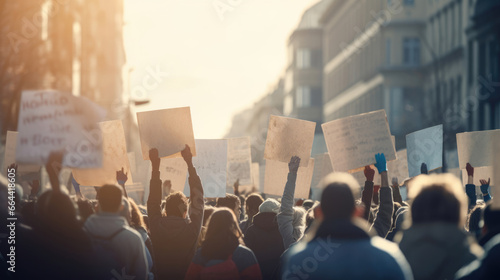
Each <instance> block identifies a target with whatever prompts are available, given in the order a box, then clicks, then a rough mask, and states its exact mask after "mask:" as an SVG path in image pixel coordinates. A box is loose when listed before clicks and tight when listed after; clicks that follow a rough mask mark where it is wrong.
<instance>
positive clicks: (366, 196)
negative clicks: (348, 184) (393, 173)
mask: <svg viewBox="0 0 500 280" xmlns="http://www.w3.org/2000/svg"><path fill="white" fill-rule="evenodd" d="M364 173H365V178H366V180H365V187H364V188H363V192H362V193H361V201H362V202H363V204H364V205H365V213H364V215H363V217H364V218H365V219H366V220H367V221H368V220H369V218H370V211H371V206H372V199H373V177H374V176H375V170H373V169H372V168H371V167H370V166H369V165H367V166H365V170H364Z"/></svg>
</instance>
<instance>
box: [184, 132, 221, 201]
mask: <svg viewBox="0 0 500 280" xmlns="http://www.w3.org/2000/svg"><path fill="white" fill-rule="evenodd" d="M196 147H197V149H198V154H197V155H196V157H193V165H194V166H195V168H196V172H197V173H198V176H199V177H200V179H201V182H202V185H203V194H204V196H205V197H208V198H215V197H224V196H226V181H227V178H226V176H227V140H225V139H223V140H199V139H196ZM184 194H185V195H186V196H188V197H189V196H190V189H189V180H186V184H185V187H184Z"/></svg>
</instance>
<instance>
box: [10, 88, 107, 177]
mask: <svg viewBox="0 0 500 280" xmlns="http://www.w3.org/2000/svg"><path fill="white" fill-rule="evenodd" d="M19 107H20V109H19V110H20V111H19V123H18V131H19V134H18V137H17V146H16V161H17V162H19V163H33V164H39V165H43V164H44V163H45V162H46V161H47V159H48V157H49V155H50V153H51V152H53V151H64V158H63V162H62V163H63V166H68V167H76V168H96V167H101V165H102V137H101V134H100V130H99V126H98V124H97V123H98V122H100V121H102V119H103V118H104V116H105V113H106V112H105V111H104V110H103V109H102V108H99V107H98V106H97V105H95V104H93V103H92V102H90V101H89V100H88V99H86V98H84V97H76V96H72V95H70V94H66V93H61V92H57V91H51V90H47V91H43V90H39V91H23V93H22V96H21V103H20V106H19Z"/></svg>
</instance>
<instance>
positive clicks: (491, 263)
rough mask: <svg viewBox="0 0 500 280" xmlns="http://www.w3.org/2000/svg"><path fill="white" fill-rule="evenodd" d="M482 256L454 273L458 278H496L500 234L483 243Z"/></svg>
mask: <svg viewBox="0 0 500 280" xmlns="http://www.w3.org/2000/svg"><path fill="white" fill-rule="evenodd" d="M484 250H485V253H484V256H483V258H481V259H480V260H476V261H474V262H472V263H470V264H469V265H467V266H466V267H464V268H462V269H460V270H459V271H458V273H457V275H456V278H457V279H459V280H488V279H497V278H498V268H499V267H500V234H497V235H495V236H494V237H493V238H491V239H489V241H488V242H487V243H486V244H485V245H484Z"/></svg>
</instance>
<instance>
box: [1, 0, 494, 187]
mask: <svg viewBox="0 0 500 280" xmlns="http://www.w3.org/2000/svg"><path fill="white" fill-rule="evenodd" d="M498 14H500V1H497V0H322V1H317V0H316V1H315V0H279V1H265V0H252V1H247V0H207V1H195V0H184V1H180V0H168V1H160V0H143V1H138V0H106V1H99V0H86V1H83V0H73V1H70V0H29V1H8V0H0V32H1V36H0V94H1V96H0V101H1V109H0V114H1V116H0V127H1V136H2V143H5V133H6V131H7V130H16V126H17V114H18V110H19V105H18V104H19V98H20V95H21V91H22V90H26V89H46V88H51V89H57V90H61V91H66V92H68V93H72V94H74V95H79V96H85V97H87V98H89V99H90V100H92V101H94V102H95V103H97V104H99V105H100V106H102V107H104V108H105V109H106V110H107V112H108V116H107V119H110V120H111V119H121V120H122V121H123V124H124V127H125V130H126V135H127V143H128V146H129V147H128V149H129V152H135V156H136V159H137V160H136V162H142V158H141V156H140V152H139V151H140V142H139V138H138V133H137V124H136V118H135V113H136V112H138V111H144V110H153V109H161V108H172V107H180V106H190V107H191V112H192V117H193V126H194V132H195V137H196V138H199V139H203V138H223V137H226V138H229V137H241V136H249V137H250V139H251V142H252V159H253V161H254V162H259V163H260V164H261V166H262V165H263V164H264V162H263V153H264V146H265V139H266V133H267V126H268V120H269V115H270V114H276V115H284V116H289V117H293V118H300V119H305V120H310V121H314V122H317V129H316V137H315V142H314V146H313V156H314V155H316V154H321V153H325V152H327V150H326V145H325V141H324V137H323V135H322V131H321V126H320V125H321V123H324V122H328V121H331V120H334V119H337V118H342V117H346V116H350V115H355V114H360V113H364V112H369V111H374V110H378V109H385V110H386V112H387V116H388V121H389V124H390V129H391V132H392V134H393V135H395V136H396V148H397V149H402V148H404V147H405V145H406V144H405V135H406V134H408V133H410V132H413V131H416V130H419V129H423V128H426V127H429V126H432V125H437V124H443V125H444V136H445V139H444V150H445V155H444V158H445V166H444V167H443V168H444V169H445V170H446V169H453V168H456V167H457V166H458V159H457V158H458V156H457V152H456V138H455V134H456V133H459V132H464V131H476V130H488V129H497V128H500V94H499V93H500V44H499V43H500V18H499V17H498ZM2 158H3V156H2ZM138 167H139V170H141V167H140V166H139V163H138ZM142 168H144V172H140V173H146V169H147V166H144V167H142ZM261 174H263V172H261ZM135 177H137V176H134V180H136V178H135ZM146 177H147V176H146V175H144V178H137V181H143V180H147V179H146ZM145 182H146V183H147V181H145Z"/></svg>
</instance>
